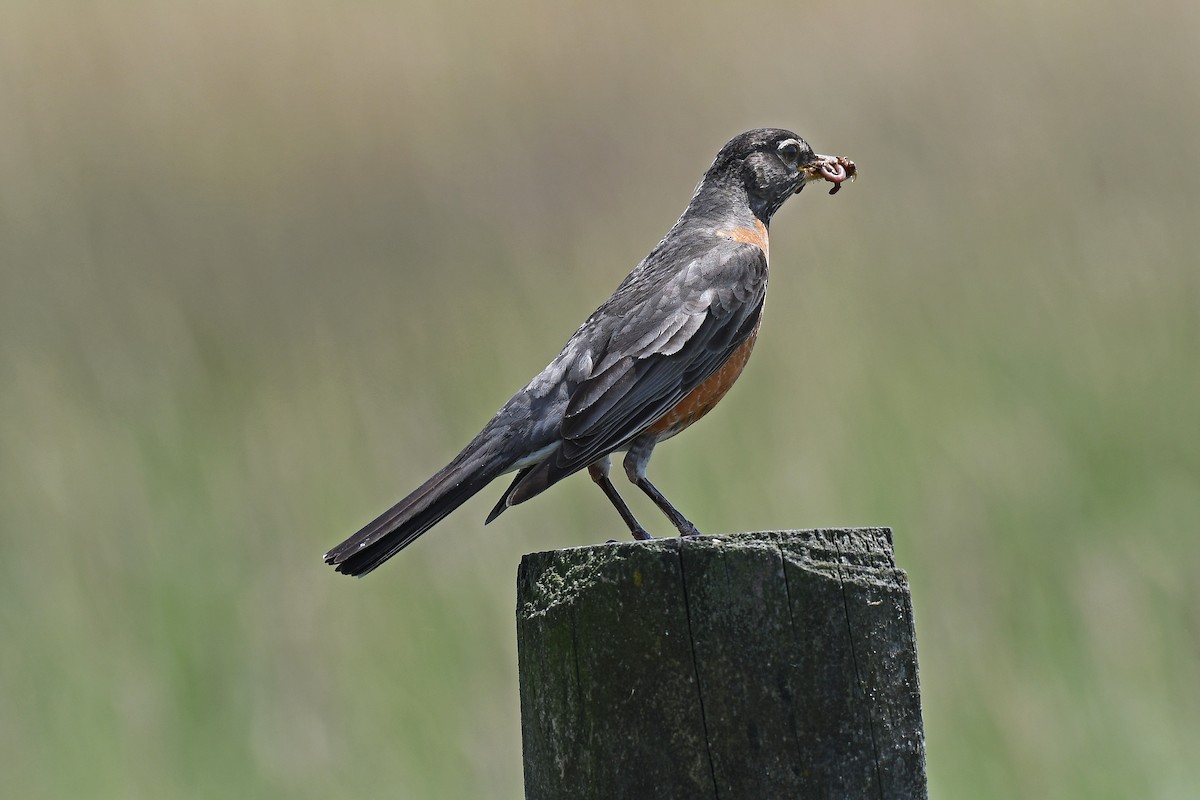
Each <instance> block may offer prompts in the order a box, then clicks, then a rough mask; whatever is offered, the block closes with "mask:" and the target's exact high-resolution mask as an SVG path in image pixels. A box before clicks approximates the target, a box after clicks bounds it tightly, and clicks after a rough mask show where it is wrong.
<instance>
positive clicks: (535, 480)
mask: <svg viewBox="0 0 1200 800" xmlns="http://www.w3.org/2000/svg"><path fill="white" fill-rule="evenodd" d="M766 288H767V261H766V255H765V254H764V253H763V251H762V250H761V249H759V248H758V247H756V246H753V245H749V244H742V243H738V242H733V241H729V242H728V243H722V244H720V245H718V246H716V247H711V248H709V249H708V250H707V251H706V252H704V253H703V254H701V255H699V256H697V257H696V258H694V259H693V260H692V261H690V262H689V264H688V266H687V268H685V269H683V270H679V271H676V272H675V273H674V274H673V275H672V276H671V278H670V279H669V280H668V281H667V282H666V283H665V284H664V285H663V287H662V288H661V290H658V291H653V292H648V293H647V292H630V293H629V294H631V295H633V296H634V297H635V298H636V299H635V300H634V301H633V302H621V300H620V297H621V293H620V292H618V295H617V296H614V298H613V301H612V302H610V303H609V304H607V305H606V306H605V307H602V308H601V309H599V310H598V311H597V313H596V314H595V315H593V318H592V319H591V320H589V322H590V323H592V324H593V326H594V327H593V328H592V331H591V332H590V336H589V338H590V340H591V345H592V348H593V349H592V351H591V353H590V357H591V358H592V360H593V364H594V367H593V369H592V370H591V374H590V376H589V377H587V378H586V379H584V380H582V381H580V382H579V383H578V384H577V385H576V386H575V387H574V389H573V390H572V392H571V394H570V397H569V398H568V401H567V407H566V411H565V413H564V415H563V418H562V423H561V425H560V429H559V435H560V436H561V444H560V446H559V447H558V448H557V449H556V450H555V451H554V453H553V454H551V455H550V456H549V457H548V458H546V460H545V461H543V462H542V463H541V464H538V465H537V466H536V467H534V468H532V469H530V470H529V471H528V473H527V474H526V475H524V476H523V477H522V478H521V480H520V481H519V483H520V484H521V485H516V484H514V486H513V487H512V493H511V497H509V499H508V504H510V505H512V504H515V503H519V502H522V501H523V500H526V499H528V498H530V497H532V496H533V495H535V494H538V493H539V492H541V491H542V490H544V489H545V488H547V487H548V486H550V485H551V484H553V483H555V482H557V481H558V480H560V479H562V478H564V477H566V476H567V475H570V474H571V473H573V472H576V471H578V470H580V469H582V468H583V467H586V466H588V465H589V464H591V463H592V462H594V461H595V460H596V459H598V458H600V457H602V456H604V455H606V454H608V453H611V452H612V451H614V450H618V449H620V448H621V447H622V446H623V445H625V444H627V443H628V442H629V441H630V440H631V439H633V438H634V437H636V436H637V435H638V434H640V433H641V432H642V431H644V430H645V429H646V428H647V427H648V426H649V425H651V424H652V423H653V422H655V421H656V420H657V419H658V418H659V417H661V416H662V415H663V414H665V413H667V412H668V411H670V410H671V409H672V408H674V407H675V405H676V404H677V403H679V401H680V400H682V399H683V398H684V397H685V396H686V395H687V394H688V393H689V392H691V391H692V390H693V389H695V388H696V387H697V386H699V385H700V384H702V383H703V382H704V381H705V379H707V378H709V377H710V376H711V375H712V374H713V373H714V372H716V371H717V370H718V369H720V368H721V366H722V365H723V364H724V363H725V362H726V361H727V360H728V359H729V357H730V356H731V355H732V354H733V352H734V351H735V350H737V348H738V347H739V346H740V345H742V344H743V343H744V342H745V341H746V339H747V338H748V337H749V336H750V334H751V333H752V332H753V330H754V327H755V325H756V324H757V322H758V319H759V316H760V315H761V313H762V306H763V299H764V298H765V296H766ZM638 294H641V295H642V296H641V297H640V298H637V297H636V295H638ZM586 327H587V326H585V328H586ZM582 332H583V331H582V330H581V333H582ZM598 333H602V335H596V334H598ZM606 337H607V338H606Z"/></svg>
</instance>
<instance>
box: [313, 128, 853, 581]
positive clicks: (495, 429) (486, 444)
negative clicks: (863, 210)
mask: <svg viewBox="0 0 1200 800" xmlns="http://www.w3.org/2000/svg"><path fill="white" fill-rule="evenodd" d="M855 171H856V170H855V166H854V163H853V162H852V161H849V160H847V159H844V158H837V157H833V156H822V155H817V154H815V153H813V151H812V148H811V147H809V146H808V144H807V143H806V142H805V141H804V140H803V139H801V138H800V137H799V136H797V135H796V134H794V133H792V132H791V131H786V130H779V129H775V128H761V129H758V130H752V131H747V132H746V133H743V134H741V135H739V136H735V137H734V138H733V139H732V140H730V141H729V143H728V144H726V145H725V146H724V147H722V148H721V151H720V152H719V153H717V158H716V160H715V161H713V163H712V166H711V167H709V168H708V171H707V172H705V173H704V177H703V178H702V179H701V181H700V184H699V185H698V186H697V187H696V191H695V193H694V194H693V195H692V199H691V201H690V202H689V203H688V206H687V208H686V209H685V210H684V212H683V216H681V217H680V218H679V221H678V222H676V223H675V225H674V226H672V228H671V229H670V230H669V231H667V235H666V236H665V237H664V238H663V240H662V241H661V242H659V243H658V246H657V247H655V248H654V249H653V250H651V251H650V255H648V256H646V257H645V258H644V259H642V261H641V263H640V264H638V265H637V266H636V267H634V269H633V272H631V273H629V276H628V277H626V278H625V280H624V281H622V283H621V285H620V286H618V287H617V290H616V291H615V292H613V295H612V297H610V298H608V300H605V301H604V303H603V305H601V306H600V307H599V308H598V309H596V311H595V312H594V313H593V314H592V315H591V316H590V317H588V318H587V320H586V321H585V322H584V323H583V325H581V326H580V328H579V330H577V331H576V332H575V335H574V336H572V337H571V338H570V339H569V340H568V341H567V344H566V346H565V347H563V349H562V352H561V353H559V354H558V356H557V357H556V358H555V359H554V360H553V361H551V362H550V365H549V366H547V367H546V368H545V369H544V370H542V371H541V372H540V373H538V374H537V375H536V376H534V378H533V380H531V381H530V382H529V383H528V384H527V385H526V386H525V388H523V389H521V391H519V392H517V393H516V394H515V395H513V398H512V399H511V400H509V401H508V402H507V403H505V404H504V406H503V407H502V408H501V409H500V411H499V412H497V414H496V416H495V417H493V418H492V420H491V421H490V422H489V423H488V424H487V425H485V426H484V428H483V430H482V431H480V433H479V435H478V436H476V437H475V438H474V439H473V440H472V441H471V443H470V444H468V445H467V446H466V448H465V449H464V450H463V451H462V452H461V453H459V454H458V455H457V456H455V457H454V460H453V461H451V462H450V463H449V464H447V465H446V466H445V467H443V468H442V469H441V470H440V471H439V472H438V473H437V474H436V475H434V476H433V477H432V478H430V479H429V480H427V481H425V483H423V484H421V486H420V487H418V488H417V489H416V490H415V491H414V492H413V493H412V494H410V495H408V496H407V497H405V498H404V499H403V500H401V501H400V502H399V503H396V505H394V506H392V507H391V508H390V509H389V510H388V511H386V512H385V513H384V514H382V515H381V516H380V517H379V518H378V519H376V520H375V521H373V522H371V523H370V524H368V525H367V526H366V527H364V528H363V529H362V530H360V531H359V532H358V533H356V534H354V535H353V536H351V537H350V538H349V539H347V540H346V541H344V542H342V543H341V544H339V545H338V546H337V547H335V548H333V549H332V550H330V551H329V552H328V553H326V554H325V561H326V562H327V563H329V564H332V565H334V566H335V567H336V568H337V571H338V572H343V573H346V574H348V575H365V574H366V573H368V572H370V571H371V570H373V569H375V568H376V567H378V566H379V565H380V564H382V563H383V562H384V561H386V560H387V559H389V558H391V557H392V556H394V555H395V554H396V553H398V552H399V551H400V550H402V549H403V548H405V547H406V546H408V545H409V544H411V543H412V541H413V540H414V539H416V538H417V537H418V536H420V535H421V534H422V533H424V532H425V531H427V530H429V529H430V528H431V527H433V525H435V524H436V523H438V522H439V521H441V520H442V519H443V518H444V517H445V516H446V515H447V514H449V513H450V512H451V511H453V510H454V509H456V508H458V507H459V506H460V505H462V504H463V503H464V502H466V500H467V499H468V498H470V497H471V496H472V495H474V494H475V493H476V492H478V491H479V490H481V489H483V487H484V486H486V485H487V484H489V483H491V481H492V480H493V479H495V478H497V477H499V476H500V475H504V474H506V473H510V472H516V477H514V478H513V481H512V483H511V484H510V485H509V487H508V488H507V489H506V490H505V491H504V494H503V495H502V496H501V497H500V501H499V502H498V503H497V504H496V506H495V508H493V509H492V513H491V514H489V515H488V518H487V520H486V522H485V523H484V524H487V522H491V521H492V520H494V519H495V518H496V517H498V516H499V515H500V514H501V513H502V512H503V511H504V510H505V509H506V508H508V507H509V506H514V505H516V504H517V503H523V502H525V501H526V500H528V499H529V498H531V497H534V496H535V495H538V494H541V493H542V492H543V491H545V490H546V489H548V488H549V487H551V486H553V485H554V484H555V483H558V482H559V481H560V480H562V479H563V478H565V477H567V476H568V475H570V474H572V473H574V472H578V471H579V470H581V469H583V468H585V467H586V468H587V470H588V473H589V474H590V475H591V478H592V480H593V481H595V482H596V484H597V485H598V486H599V487H600V489H601V490H602V491H603V492H604V494H605V495H606V496H607V497H608V499H609V500H610V501H611V502H612V504H613V505H614V506H615V507H616V509H617V513H619V514H620V515H621V519H623V520H624V521H625V524H626V525H628V526H629V530H630V532H631V533H632V534H633V536H634V538H636V539H649V538H651V536H650V534H649V533H648V532H647V531H646V529H645V528H644V527H642V525H641V523H639V522H638V521H637V519H636V518H635V517H634V516H633V512H631V511H630V510H629V506H627V505H626V504H625V501H624V500H622V499H621V496H620V495H619V494H617V490H616V487H614V486H613V484H612V481H610V480H609V477H608V473H609V455H610V454H612V453H614V452H619V451H625V452H626V456H625V460H624V466H625V474H626V475H627V476H628V477H629V480H630V481H631V482H632V483H633V484H634V485H635V486H637V487H638V488H639V489H641V490H642V491H643V492H645V493H646V494H647V495H649V497H650V499H651V500H653V501H654V503H655V504H656V505H657V506H658V507H659V508H660V509H662V511H663V513H665V514H666V515H667V517H668V518H669V519H670V520H671V523H672V524H673V525H674V526H675V527H676V528H677V529H678V531H679V533H680V535H683V536H691V535H696V534H698V533H699V532H698V531H697V530H696V526H695V525H693V524H692V523H691V522H689V521H688V520H687V518H685V517H684V516H683V514H681V513H679V511H677V510H676V509H675V507H674V506H673V505H671V503H670V502H669V501H668V500H667V498H666V497H664V496H663V494H662V492H660V491H659V490H658V489H657V488H655V487H654V485H653V484H652V483H650V481H649V479H648V478H647V477H646V465H647V463H648V462H649V460H650V453H651V452H652V451H653V450H654V447H655V445H657V444H658V443H659V442H661V441H663V440H664V439H668V438H670V437H672V436H674V435H675V434H677V433H679V432H680V431H682V430H683V429H684V428H686V427H688V426H689V425H691V424H692V423H693V422H695V421H696V420H698V419H700V417H702V416H704V415H705V414H707V413H708V412H709V411H710V410H711V409H712V408H713V406H715V405H716V404H717V402H718V401H719V400H720V399H721V397H722V396H724V394H725V393H726V392H727V391H729V387H730V386H732V385H733V382H734V381H735V380H737V378H738V376H739V375H740V374H741V372H742V368H743V367H744V366H745V365H746V360H747V359H748V358H749V357H750V350H751V349H752V348H753V347H754V341H755V338H756V336H757V335H758V325H759V321H760V320H761V318H762V310H763V300H764V298H765V296H766V291H767V254H768V250H769V248H768V245H767V226H768V225H769V224H770V222H771V216H772V215H773V214H774V213H775V212H776V211H778V210H779V208H780V206H782V205H783V203H784V201H786V200H787V199H788V198H789V197H791V196H792V195H793V194H798V193H799V192H800V190H801V189H803V188H804V186H805V185H806V184H807V183H809V182H810V181H814V180H826V181H829V182H831V183H833V188H832V189H831V190H830V194H833V193H835V192H836V191H837V190H838V189H839V188H840V186H841V183H842V181H844V180H846V179H848V178H853V177H854V175H855Z"/></svg>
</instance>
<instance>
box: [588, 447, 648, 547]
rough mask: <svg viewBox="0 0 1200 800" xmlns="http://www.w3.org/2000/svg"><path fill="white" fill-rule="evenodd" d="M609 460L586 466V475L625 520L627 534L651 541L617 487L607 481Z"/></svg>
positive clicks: (604, 459) (606, 458)
mask: <svg viewBox="0 0 1200 800" xmlns="http://www.w3.org/2000/svg"><path fill="white" fill-rule="evenodd" d="M608 468H609V460H608V456H605V457H604V458H602V459H600V460H599V461H595V462H593V463H592V464H590V465H589V466H588V475H591V476H592V480H593V481H595V482H596V485H597V486H599V487H600V491H602V492H604V496H605V497H607V498H608V499H609V502H611V503H612V504H613V506H614V507H615V508H616V509H617V513H618V514H620V515H621V519H623V520H625V524H626V525H628V526H629V532H630V533H632V534H633V538H635V539H638V540H640V541H646V540H647V539H653V538H654V537H653V536H651V535H650V533H649V531H647V530H646V529H645V528H643V527H642V524H641V523H640V522H638V521H637V518H636V517H634V516H633V512H632V511H630V510H629V506H627V505H625V501H624V500H623V499H622V498H621V495H619V494H617V487H615V486H613V484H612V481H610V480H609V479H608Z"/></svg>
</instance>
